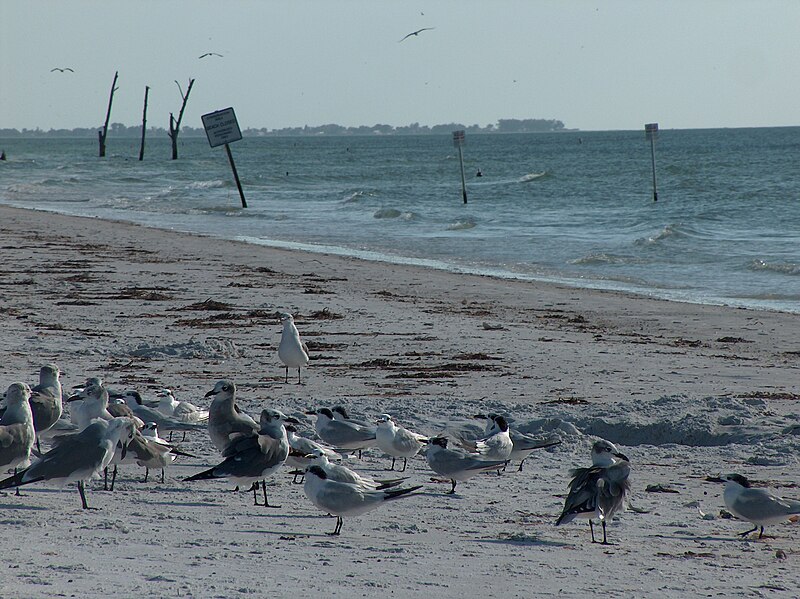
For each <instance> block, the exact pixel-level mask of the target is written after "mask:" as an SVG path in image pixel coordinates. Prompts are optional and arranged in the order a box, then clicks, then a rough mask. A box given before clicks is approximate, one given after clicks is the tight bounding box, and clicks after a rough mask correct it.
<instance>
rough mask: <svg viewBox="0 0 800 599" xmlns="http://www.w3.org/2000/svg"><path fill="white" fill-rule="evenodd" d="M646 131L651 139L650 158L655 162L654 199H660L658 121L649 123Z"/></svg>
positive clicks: (645, 128) (645, 127) (655, 200)
mask: <svg viewBox="0 0 800 599" xmlns="http://www.w3.org/2000/svg"><path fill="white" fill-rule="evenodd" d="M644 133H645V135H646V136H647V139H649V140H650V159H651V161H652V164H653V201H654V202H657V201H658V186H657V185H656V137H658V123H647V124H646V125H645V126H644Z"/></svg>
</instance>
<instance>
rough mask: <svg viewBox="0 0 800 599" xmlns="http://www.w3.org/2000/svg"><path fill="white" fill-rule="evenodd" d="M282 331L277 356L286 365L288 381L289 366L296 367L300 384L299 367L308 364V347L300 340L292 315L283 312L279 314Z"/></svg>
mask: <svg viewBox="0 0 800 599" xmlns="http://www.w3.org/2000/svg"><path fill="white" fill-rule="evenodd" d="M281 322H282V323H283V333H281V342H280V344H279V345H278V358H280V360H281V362H283V364H284V366H286V379H285V382H287V383H288V382H289V368H297V383H298V384H300V369H301V368H302V367H304V366H308V360H309V358H308V348H307V347H306V344H305V343H303V342H302V341H301V340H300V332H299V331H298V330H297V327H296V326H295V324H294V317H293V316H292V315H291V314H289V313H288V312H285V313H283V314H281Z"/></svg>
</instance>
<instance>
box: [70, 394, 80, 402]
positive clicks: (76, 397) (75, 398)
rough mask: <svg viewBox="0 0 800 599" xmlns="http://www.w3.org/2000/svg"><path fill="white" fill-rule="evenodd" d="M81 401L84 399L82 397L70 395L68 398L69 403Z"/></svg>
mask: <svg viewBox="0 0 800 599" xmlns="http://www.w3.org/2000/svg"><path fill="white" fill-rule="evenodd" d="M80 399H83V398H82V397H81V396H80V395H70V396H69V397H68V398H67V401H78V400H80Z"/></svg>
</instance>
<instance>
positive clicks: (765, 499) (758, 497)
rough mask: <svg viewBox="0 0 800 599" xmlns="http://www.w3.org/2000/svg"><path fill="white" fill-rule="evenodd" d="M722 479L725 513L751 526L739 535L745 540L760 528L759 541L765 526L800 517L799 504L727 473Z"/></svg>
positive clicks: (741, 477) (799, 502)
mask: <svg viewBox="0 0 800 599" xmlns="http://www.w3.org/2000/svg"><path fill="white" fill-rule="evenodd" d="M724 479H725V480H726V481H727V482H726V483H725V491H724V492H723V494H722V497H723V500H724V501H725V506H726V507H727V508H728V511H730V513H731V514H733V515H734V516H736V517H737V518H738V519H739V520H744V521H745V522H750V524H752V525H753V528H751V529H750V530H746V531H745V532H740V533H739V536H742V537H746V536H747V535H749V534H750V533H751V532H755V531H757V530H759V528H760V529H761V530H760V531H759V533H758V538H759V539H760V538H761V537H762V536H763V535H764V527H765V526H766V525H767V524H778V523H779V522H784V521H786V520H788V519H789V518H791V517H792V516H796V515H798V514H800V501H796V500H794V499H784V498H783V497H778V496H777V495H773V494H772V493H770V492H769V491H767V490H766V489H757V488H753V487H751V486H750V481H749V480H747V479H746V478H745V477H744V476H742V475H740V474H727V475H726V476H725V477H724Z"/></svg>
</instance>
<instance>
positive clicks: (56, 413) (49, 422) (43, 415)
mask: <svg viewBox="0 0 800 599" xmlns="http://www.w3.org/2000/svg"><path fill="white" fill-rule="evenodd" d="M60 376H61V371H60V370H59V369H58V366H56V365H55V364H45V365H44V366H42V368H41V369H40V370H39V384H38V385H35V386H34V387H32V388H31V392H32V393H31V397H30V399H29V400H28V401H29V403H30V405H31V411H32V412H33V428H35V429H36V433H37V434H39V433H44V432H46V431H48V430H50V429H51V428H52V427H53V426H54V425H55V424H56V422H58V419H59V418H61V412H62V410H63V404H62V403H61V397H62V396H61V381H60V380H59V377H60ZM37 447H38V439H37Z"/></svg>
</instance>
